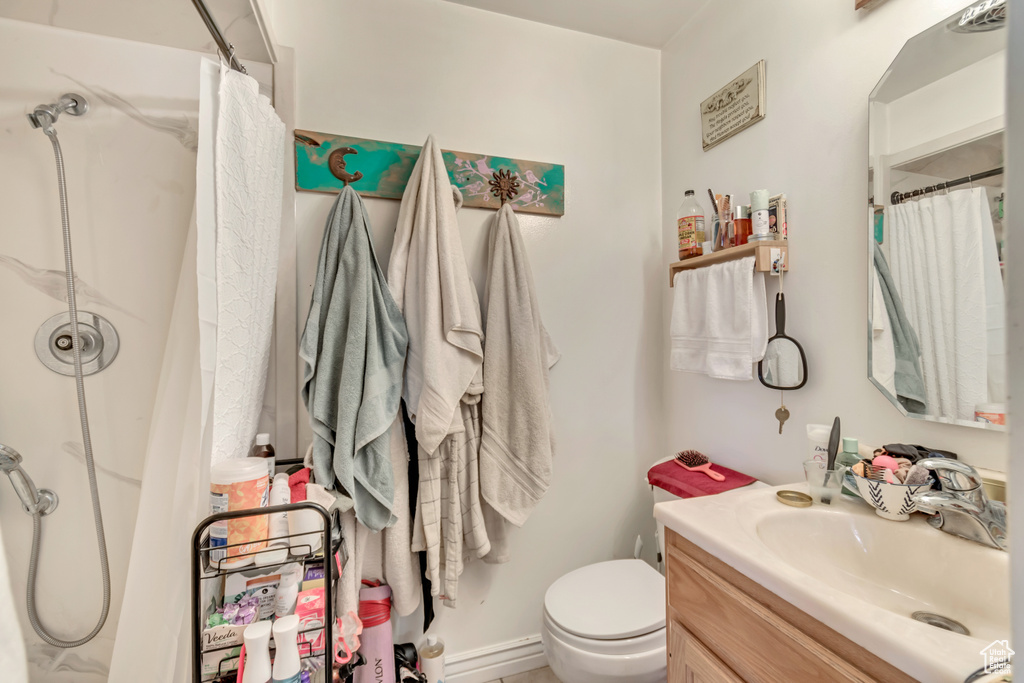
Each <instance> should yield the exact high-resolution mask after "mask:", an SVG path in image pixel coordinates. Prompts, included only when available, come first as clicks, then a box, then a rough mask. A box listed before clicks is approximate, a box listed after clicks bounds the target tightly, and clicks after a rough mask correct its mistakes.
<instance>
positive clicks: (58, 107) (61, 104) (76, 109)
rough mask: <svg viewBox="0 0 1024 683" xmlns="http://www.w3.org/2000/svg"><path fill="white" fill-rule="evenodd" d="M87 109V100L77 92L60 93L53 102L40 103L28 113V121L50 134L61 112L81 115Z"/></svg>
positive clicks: (34, 126)
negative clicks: (58, 97)
mask: <svg viewBox="0 0 1024 683" xmlns="http://www.w3.org/2000/svg"><path fill="white" fill-rule="evenodd" d="M87 111H89V102H88V100H86V99H85V98H84V97H82V96H81V95H78V94H77V93H73V92H69V93H65V94H63V95H61V96H60V99H59V100H57V101H56V102H54V103H53V104H40V105H39V106H38V107H36V108H35V110H34V111H33V112H32V113H31V114H28V121H29V123H31V124H32V127H33V128H42V129H43V132H44V133H46V134H47V135H50V133H51V132H53V124H55V123H56V122H57V118H58V117H59V116H60V115H61V114H63V113H65V112H66V113H68V114H71V115H72V116H81V115H82V114H84V113H85V112H87Z"/></svg>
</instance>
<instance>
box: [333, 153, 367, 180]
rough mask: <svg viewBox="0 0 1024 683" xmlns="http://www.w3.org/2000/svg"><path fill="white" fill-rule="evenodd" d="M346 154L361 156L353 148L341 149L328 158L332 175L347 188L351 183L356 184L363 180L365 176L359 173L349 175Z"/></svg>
mask: <svg viewBox="0 0 1024 683" xmlns="http://www.w3.org/2000/svg"><path fill="white" fill-rule="evenodd" d="M346 154H359V152H358V151H357V150H354V149H352V148H351V147H339V148H338V149H336V150H334V151H333V152H331V154H330V156H328V157H327V168H328V169H330V171H331V175H333V176H334V177H335V178H337V179H338V180H340V181H341V182H342V183H344V184H345V186H346V187H347V186H348V184H349V183H354V182H355V181H357V180H359V179H360V178H362V177H363V174H362V173H361V172H359V171H356V172H355V173H349V172H348V171H346V170H345V155H346Z"/></svg>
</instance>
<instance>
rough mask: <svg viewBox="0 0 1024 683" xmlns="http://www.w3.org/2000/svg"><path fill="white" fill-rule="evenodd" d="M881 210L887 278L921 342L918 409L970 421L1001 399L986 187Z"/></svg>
mask: <svg viewBox="0 0 1024 683" xmlns="http://www.w3.org/2000/svg"><path fill="white" fill-rule="evenodd" d="M887 213H888V216H887V219H886V223H887V224H888V225H889V226H890V232H889V234H890V235H891V238H890V239H891V243H890V259H889V264H890V268H891V270H892V277H893V281H894V282H895V283H896V288H897V290H898V291H899V293H900V296H901V297H902V299H903V305H904V308H905V309H906V314H907V317H908V318H910V322H911V324H912V325H913V326H914V329H915V331H916V332H917V335H918V338H919V339H920V342H921V371H922V374H923V375H924V387H925V399H926V404H927V405H926V411H925V412H926V414H927V415H929V416H933V417H937V418H940V419H945V420H955V419H960V420H970V421H973V420H974V409H975V406H976V405H977V404H979V403H986V402H989V401H1001V400H1003V398H1004V396H1001V395H999V394H1000V392H1001V391H1002V388H1001V387H1002V382H1003V379H1002V378H1003V375H1004V372H1005V341H1004V333H1005V307H1004V300H1005V295H1004V290H1003V284H1002V278H1001V276H1000V272H999V260H998V256H997V251H996V244H995V232H994V230H993V228H992V217H991V215H990V213H989V205H988V201H987V195H986V193H985V189H984V188H980V187H979V188H973V189H968V190H957V191H954V192H950V193H949V194H946V195H938V196H934V197H926V198H924V199H921V200H919V201H910V202H906V203H903V204H899V205H896V206H891V207H888V208H887ZM990 378H991V381H990ZM990 384H992V388H991V391H990Z"/></svg>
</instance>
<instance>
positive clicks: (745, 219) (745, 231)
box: [732, 205, 752, 247]
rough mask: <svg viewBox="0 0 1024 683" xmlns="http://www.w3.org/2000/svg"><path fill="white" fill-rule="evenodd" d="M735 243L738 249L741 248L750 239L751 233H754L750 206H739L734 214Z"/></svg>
mask: <svg viewBox="0 0 1024 683" xmlns="http://www.w3.org/2000/svg"><path fill="white" fill-rule="evenodd" d="M732 224H733V242H734V243H735V244H736V246H737V247H741V246H743V245H744V244H746V243H747V240H749V239H750V233H751V231H752V228H751V221H750V207H749V206H742V205H741V206H737V207H736V209H735V211H734V212H733V219H732Z"/></svg>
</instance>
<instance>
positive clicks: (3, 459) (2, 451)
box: [0, 443, 22, 472]
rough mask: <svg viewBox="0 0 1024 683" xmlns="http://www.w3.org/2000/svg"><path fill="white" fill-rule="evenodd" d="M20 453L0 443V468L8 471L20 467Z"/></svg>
mask: <svg viewBox="0 0 1024 683" xmlns="http://www.w3.org/2000/svg"><path fill="white" fill-rule="evenodd" d="M21 461H22V457H21V453H19V452H18V451H16V450H14V449H13V448H11V447H10V446H5V445H3V444H2V443H0V470H2V471H4V472H10V471H11V470H15V469H18V468H19V467H21Z"/></svg>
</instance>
